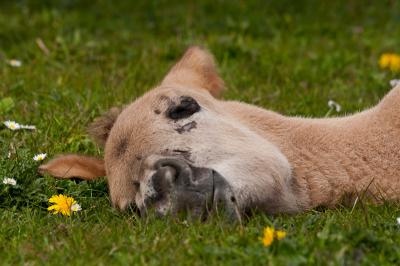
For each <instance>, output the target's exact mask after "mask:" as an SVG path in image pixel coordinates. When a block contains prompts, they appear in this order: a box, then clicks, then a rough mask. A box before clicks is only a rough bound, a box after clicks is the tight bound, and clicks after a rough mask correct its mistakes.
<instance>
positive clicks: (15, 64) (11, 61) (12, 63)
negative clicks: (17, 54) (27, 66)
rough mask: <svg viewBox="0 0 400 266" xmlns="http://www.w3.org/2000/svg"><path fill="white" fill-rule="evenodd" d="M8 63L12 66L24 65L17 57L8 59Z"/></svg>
mask: <svg viewBox="0 0 400 266" xmlns="http://www.w3.org/2000/svg"><path fill="white" fill-rule="evenodd" d="M8 64H10V66H12V67H20V66H21V65H22V63H21V61H19V60H15V59H11V60H8Z"/></svg>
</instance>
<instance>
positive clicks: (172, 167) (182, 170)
mask: <svg viewBox="0 0 400 266" xmlns="http://www.w3.org/2000/svg"><path fill="white" fill-rule="evenodd" d="M154 169H155V170H157V174H158V175H160V174H161V175H163V176H164V177H165V179H167V180H171V181H177V179H178V178H179V177H185V178H184V179H188V178H190V168H189V166H187V165H186V164H185V163H184V162H182V161H180V160H177V159H172V158H166V159H161V160H158V161H157V162H156V164H155V165H154ZM180 179H182V178H180ZM180 183H182V184H186V183H188V180H180V182H179V184H180ZM189 183H190V182H189Z"/></svg>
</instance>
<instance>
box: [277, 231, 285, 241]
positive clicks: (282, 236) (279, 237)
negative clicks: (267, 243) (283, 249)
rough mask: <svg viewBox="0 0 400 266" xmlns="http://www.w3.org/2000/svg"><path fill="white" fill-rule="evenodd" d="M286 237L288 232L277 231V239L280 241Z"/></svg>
mask: <svg viewBox="0 0 400 266" xmlns="http://www.w3.org/2000/svg"><path fill="white" fill-rule="evenodd" d="M285 236H286V232H283V231H276V238H277V239H278V240H279V241H280V240H281V239H282V238H284V237H285Z"/></svg>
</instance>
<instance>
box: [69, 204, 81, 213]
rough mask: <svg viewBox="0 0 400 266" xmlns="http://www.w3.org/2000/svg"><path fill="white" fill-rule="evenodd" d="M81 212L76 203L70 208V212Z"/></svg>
mask: <svg viewBox="0 0 400 266" xmlns="http://www.w3.org/2000/svg"><path fill="white" fill-rule="evenodd" d="M81 210H82V207H81V205H79V204H78V203H75V204H74V205H72V206H71V211H73V212H77V211H81Z"/></svg>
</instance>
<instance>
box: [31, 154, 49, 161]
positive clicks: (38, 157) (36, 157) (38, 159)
mask: <svg viewBox="0 0 400 266" xmlns="http://www.w3.org/2000/svg"><path fill="white" fill-rule="evenodd" d="M46 156H47V154H46V153H41V154H38V155H35V156H34V157H33V160H35V161H38V162H40V161H43V160H44V159H45V158H46Z"/></svg>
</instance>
